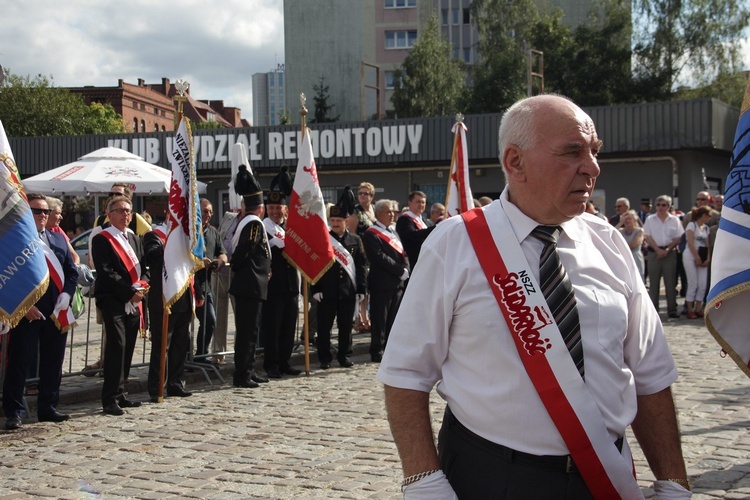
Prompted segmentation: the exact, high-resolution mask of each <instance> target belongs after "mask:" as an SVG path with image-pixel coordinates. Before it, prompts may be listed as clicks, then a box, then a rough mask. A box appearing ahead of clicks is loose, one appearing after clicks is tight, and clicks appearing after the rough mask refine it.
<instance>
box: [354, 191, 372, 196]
mask: <svg viewBox="0 0 750 500" xmlns="http://www.w3.org/2000/svg"><path fill="white" fill-rule="evenodd" d="M357 195H358V196H370V193H369V192H368V191H360V192H359V193H357Z"/></svg>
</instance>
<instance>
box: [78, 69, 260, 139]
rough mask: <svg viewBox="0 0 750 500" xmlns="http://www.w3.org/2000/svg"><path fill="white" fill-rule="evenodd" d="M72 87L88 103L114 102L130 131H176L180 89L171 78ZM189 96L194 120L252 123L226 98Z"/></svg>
mask: <svg viewBox="0 0 750 500" xmlns="http://www.w3.org/2000/svg"><path fill="white" fill-rule="evenodd" d="M68 90H69V91H70V92H72V93H74V94H80V95H81V96H82V97H83V100H84V102H86V104H91V103H92V102H99V103H102V104H111V105H112V107H113V108H114V109H115V111H116V112H117V113H119V114H120V115H122V119H123V121H124V122H125V126H126V127H127V130H128V131H129V132H171V131H174V120H175V113H176V106H175V103H174V100H173V97H174V96H175V95H176V93H177V92H176V91H175V88H174V84H172V83H170V81H169V78H162V79H161V83H153V84H147V83H146V82H145V81H144V80H143V79H142V78H139V79H138V83H137V84H135V85H134V84H132V83H126V82H125V81H123V80H122V79H119V80H118V81H117V86H116V87H94V86H85V87H71V88H68ZM187 97H188V100H187V102H186V103H185V105H184V108H183V110H184V113H185V116H187V117H188V118H190V120H192V121H193V122H209V121H213V122H216V123H218V124H220V125H222V126H224V127H248V126H250V123H248V122H247V121H246V120H243V119H242V112H241V110H240V109H239V108H235V107H229V106H224V101H210V100H205V101H203V100H197V99H193V98H192V97H191V96H190V90H189V89H188V96H187Z"/></svg>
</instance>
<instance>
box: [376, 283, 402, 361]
mask: <svg viewBox="0 0 750 500" xmlns="http://www.w3.org/2000/svg"><path fill="white" fill-rule="evenodd" d="M402 294H403V290H402V289H401V288H396V289H393V290H372V291H370V326H371V330H370V354H371V355H373V354H379V353H380V352H382V351H383V350H384V349H385V346H386V344H387V343H388V336H389V335H390V333H391V327H392V326H393V320H395V319H396V313H397V312H398V308H399V306H400V305H401V296H402Z"/></svg>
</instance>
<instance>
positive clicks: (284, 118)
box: [279, 108, 292, 125]
mask: <svg viewBox="0 0 750 500" xmlns="http://www.w3.org/2000/svg"><path fill="white" fill-rule="evenodd" d="M291 124H292V119H291V118H290V114H289V110H288V109H286V108H283V109H282V110H281V111H279V125H291Z"/></svg>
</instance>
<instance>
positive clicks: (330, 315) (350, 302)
mask: <svg viewBox="0 0 750 500" xmlns="http://www.w3.org/2000/svg"><path fill="white" fill-rule="evenodd" d="M356 305H357V297H356V295H355V296H352V297H332V298H326V296H325V294H324V295H323V300H321V301H320V302H319V303H318V342H317V348H318V360H319V361H320V362H321V363H330V362H331V360H332V359H333V356H332V355H331V329H332V328H333V320H334V319H337V321H336V323H337V325H338V327H339V338H338V342H339V345H338V353H337V356H336V357H337V358H338V360H339V361H341V360H343V359H344V358H346V353H347V352H348V351H349V347H350V346H351V343H352V326H353V323H354V308H355V307H356Z"/></svg>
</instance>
